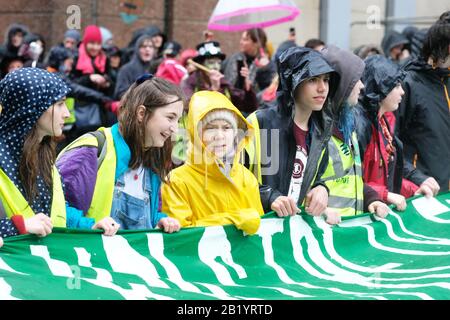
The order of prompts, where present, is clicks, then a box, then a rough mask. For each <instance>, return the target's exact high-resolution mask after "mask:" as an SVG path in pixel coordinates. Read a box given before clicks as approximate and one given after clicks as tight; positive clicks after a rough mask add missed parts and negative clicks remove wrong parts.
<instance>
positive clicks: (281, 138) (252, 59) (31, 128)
mask: <svg viewBox="0 0 450 320" xmlns="http://www.w3.org/2000/svg"><path fill="white" fill-rule="evenodd" d="M212 37H213V35H212V34H211V33H206V36H205V39H203V40H204V41H203V42H201V43H199V44H198V45H197V46H196V47H195V49H194V48H187V49H185V50H182V47H181V45H180V44H179V43H178V42H176V41H173V40H168V39H167V37H166V35H164V34H163V33H162V32H161V30H160V29H158V28H157V27H155V26H149V27H147V28H143V29H139V30H136V31H135V32H134V33H133V37H132V40H131V41H130V43H129V45H128V46H127V47H126V48H122V49H119V48H118V47H117V46H115V45H114V38H113V35H112V34H111V32H110V31H109V30H107V29H105V28H103V27H98V26H95V25H89V26H87V27H86V28H85V29H84V31H83V36H81V34H80V33H79V32H78V31H77V30H68V31H67V32H66V33H65V35H64V39H63V40H62V42H61V43H60V44H59V45H57V46H54V47H52V48H51V49H50V50H49V51H48V52H46V43H45V40H44V38H43V37H42V36H41V35H38V34H34V33H32V32H30V31H29V30H28V28H27V27H25V26H23V25H19V24H14V25H12V26H10V28H9V29H8V31H7V33H6V36H5V43H4V45H3V46H1V47H0V72H1V74H0V76H1V78H2V80H1V81H0V109H1V113H0V246H1V245H2V244H3V240H2V238H6V237H10V236H15V235H19V234H26V233H30V234H36V235H38V236H41V237H43V236H46V235H48V234H50V233H51V232H52V228H53V227H67V228H77V229H100V230H103V233H104V234H105V235H107V236H113V235H114V234H116V233H117V231H118V230H120V229H153V228H160V229H162V230H163V231H164V232H168V233H172V232H177V231H178V230H179V229H180V228H182V227H195V226H211V225H225V224H234V225H235V226H236V227H237V228H238V229H241V230H243V231H244V232H245V233H246V234H250V235H251V234H255V233H256V232H257V231H258V228H259V225H260V219H261V216H263V215H264V214H265V213H268V212H272V211H273V212H275V213H276V214H277V215H278V216H279V217H287V216H292V215H296V214H299V213H301V212H302V210H304V213H306V214H309V215H312V216H317V217H320V216H322V217H323V219H325V220H326V222H327V223H329V224H330V225H337V224H339V223H340V222H341V219H342V217H344V216H355V215H358V214H362V213H364V212H370V213H373V214H375V215H376V216H378V217H379V218H380V219H382V218H385V217H386V216H387V215H388V214H389V211H390V209H389V205H393V206H395V207H396V209H397V210H400V211H403V210H405V209H406V199H407V198H410V197H413V196H415V195H425V196H426V197H433V196H435V195H437V194H438V193H439V192H446V191H448V190H449V181H450V98H449V88H450V80H449V76H450V11H447V12H445V13H443V14H442V15H441V16H440V18H439V19H438V20H437V21H436V22H435V23H434V24H433V25H432V26H431V27H430V28H429V29H427V30H418V29H416V28H414V27H409V28H406V29H405V30H404V32H403V33H399V32H395V31H392V32H388V33H387V34H386V36H385V37H384V39H383V41H382V43H381V47H382V48H378V47H377V46H376V45H367V46H363V47H359V48H357V49H356V50H355V51H354V52H350V51H348V50H344V49H341V48H338V47H336V46H333V45H327V44H325V43H324V42H323V41H321V40H320V39H310V40H309V41H307V42H306V43H305V45H304V46H299V45H298V44H297V43H296V42H295V39H292V38H291V39H288V40H286V41H285V42H283V43H282V44H281V45H280V46H279V47H278V49H277V50H276V51H275V52H274V50H273V48H272V46H271V44H270V42H269V41H268V39H267V36H266V34H265V32H264V30H262V29H250V30H247V31H245V32H243V33H242V37H241V39H240V51H239V52H237V53H235V54H232V55H230V56H228V57H227V56H226V55H225V54H224V53H223V52H222V49H221V47H220V43H219V42H217V41H214V39H213V38H212Z"/></svg>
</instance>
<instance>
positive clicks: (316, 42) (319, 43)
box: [305, 39, 325, 49]
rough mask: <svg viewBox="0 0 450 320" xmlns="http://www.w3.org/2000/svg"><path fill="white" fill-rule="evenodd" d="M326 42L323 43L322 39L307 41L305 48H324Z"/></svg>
mask: <svg viewBox="0 0 450 320" xmlns="http://www.w3.org/2000/svg"><path fill="white" fill-rule="evenodd" d="M324 45H325V42H323V41H322V40H320V39H309V40H308V41H306V43H305V47H306V48H310V49H314V48H316V47H318V46H324Z"/></svg>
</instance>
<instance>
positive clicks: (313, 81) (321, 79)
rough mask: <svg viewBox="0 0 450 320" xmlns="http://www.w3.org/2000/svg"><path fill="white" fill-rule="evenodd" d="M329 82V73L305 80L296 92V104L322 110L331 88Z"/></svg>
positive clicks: (309, 108)
mask: <svg viewBox="0 0 450 320" xmlns="http://www.w3.org/2000/svg"><path fill="white" fill-rule="evenodd" d="M329 82H330V75H329V74H322V75H320V76H317V77H313V78H310V79H307V80H305V81H303V82H302V83H301V84H300V86H299V87H298V88H297V90H296V92H295V103H296V105H299V106H301V107H302V108H303V109H305V110H310V111H320V110H322V108H323V105H324V103H325V101H326V99H327V96H328V92H329V90H330V85H329Z"/></svg>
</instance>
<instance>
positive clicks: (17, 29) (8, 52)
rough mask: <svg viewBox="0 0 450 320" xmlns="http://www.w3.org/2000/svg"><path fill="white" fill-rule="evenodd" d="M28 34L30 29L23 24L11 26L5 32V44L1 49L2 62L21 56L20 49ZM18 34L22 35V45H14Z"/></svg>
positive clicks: (0, 58) (0, 57)
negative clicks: (4, 59)
mask: <svg viewBox="0 0 450 320" xmlns="http://www.w3.org/2000/svg"><path fill="white" fill-rule="evenodd" d="M28 32H29V31H28V28H27V27H26V26H24V25H22V24H18V23H13V24H11V25H10V26H9V27H8V30H6V32H5V42H4V44H3V45H2V46H1V47H0V60H2V58H3V57H9V58H12V57H17V56H18V55H19V48H20V46H21V45H22V43H23V39H24V38H25V36H26V35H27V34H28ZM18 33H20V34H22V41H21V42H20V43H14V41H15V40H14V39H13V38H14V36H15V35H17V34H18ZM16 41H17V40H16Z"/></svg>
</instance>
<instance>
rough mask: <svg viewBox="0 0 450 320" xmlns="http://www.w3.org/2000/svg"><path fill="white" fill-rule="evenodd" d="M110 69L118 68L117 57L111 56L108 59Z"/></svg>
mask: <svg viewBox="0 0 450 320" xmlns="http://www.w3.org/2000/svg"><path fill="white" fill-rule="evenodd" d="M109 61H110V64H111V68H114V69H117V68H119V67H120V57H119V56H112V57H110V58H109Z"/></svg>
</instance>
